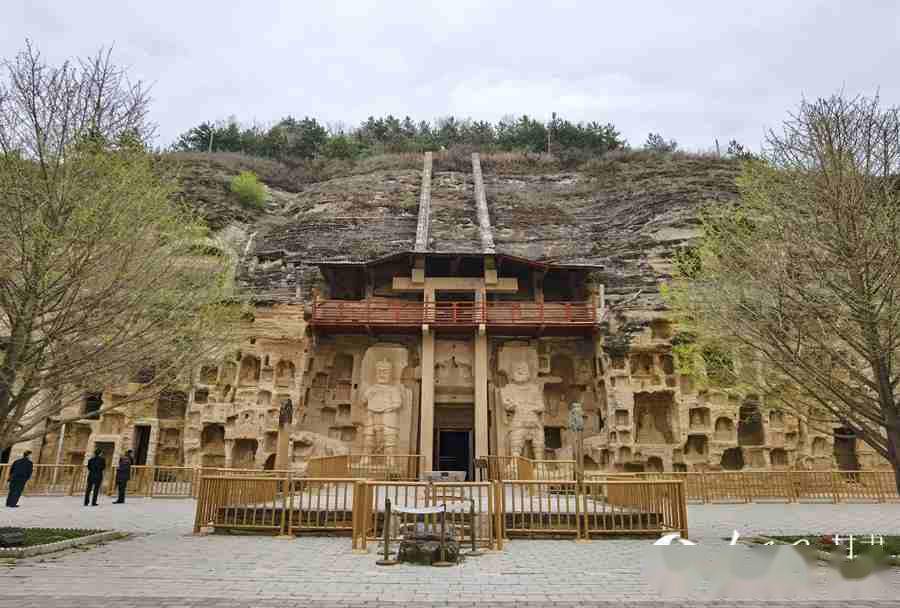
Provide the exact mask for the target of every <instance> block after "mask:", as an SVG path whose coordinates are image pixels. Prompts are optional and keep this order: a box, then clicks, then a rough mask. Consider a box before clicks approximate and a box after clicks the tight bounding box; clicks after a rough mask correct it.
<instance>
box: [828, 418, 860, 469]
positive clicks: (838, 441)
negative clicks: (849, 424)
mask: <svg viewBox="0 0 900 608" xmlns="http://www.w3.org/2000/svg"><path fill="white" fill-rule="evenodd" d="M834 459H835V461H836V462H837V466H838V469H840V470H841V471H858V470H859V459H858V458H857V457H856V433H854V432H853V431H852V430H851V429H848V428H846V427H840V428H836V429H834Z"/></svg>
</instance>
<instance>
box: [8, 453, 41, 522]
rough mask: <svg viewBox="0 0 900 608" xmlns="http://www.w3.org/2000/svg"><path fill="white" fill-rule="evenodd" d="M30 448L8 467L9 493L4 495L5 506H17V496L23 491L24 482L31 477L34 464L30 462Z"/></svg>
mask: <svg viewBox="0 0 900 608" xmlns="http://www.w3.org/2000/svg"><path fill="white" fill-rule="evenodd" d="M30 456H31V450H25V453H24V454H23V455H22V457H21V458H19V459H18V460H17V461H15V462H14V463H12V466H11V467H10V469H9V494H7V495H6V506H7V507H10V508H14V507H18V506H19V497H20V496H21V495H22V492H24V491H25V484H26V483H28V480H29V479H31V473H32V472H33V471H34V465H33V464H32V463H31V458H30Z"/></svg>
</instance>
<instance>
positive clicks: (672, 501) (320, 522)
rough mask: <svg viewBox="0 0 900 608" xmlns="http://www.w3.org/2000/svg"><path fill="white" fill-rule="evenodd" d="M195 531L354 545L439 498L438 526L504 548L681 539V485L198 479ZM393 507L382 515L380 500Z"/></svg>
mask: <svg viewBox="0 0 900 608" xmlns="http://www.w3.org/2000/svg"><path fill="white" fill-rule="evenodd" d="M198 487H199V496H198V500H197V511H196V517H195V521H194V530H195V532H199V531H200V530H201V528H203V527H205V526H212V527H213V528H216V529H224V530H254V531H261V532H269V533H272V534H280V535H297V534H303V533H310V532H313V533H319V534H321V533H335V534H349V535H350V536H351V537H352V544H353V548H354V549H366V548H367V546H368V544H369V543H370V542H373V541H375V540H378V539H382V538H384V534H385V526H386V525H387V524H388V522H390V535H389V536H390V538H391V540H393V541H396V540H399V539H400V537H401V535H404V534H407V533H409V532H412V531H415V530H416V529H418V528H423V529H426V530H428V531H432V532H436V531H437V530H438V529H439V526H440V523H441V516H440V515H438V514H436V513H414V512H410V511H411V510H421V509H427V508H429V507H435V506H443V505H446V509H447V511H446V520H445V524H446V525H447V526H450V527H451V528H452V530H453V532H454V536H456V537H457V538H458V539H460V541H461V542H463V543H466V544H468V543H471V542H473V538H474V542H475V543H476V544H477V545H478V546H481V547H487V548H495V549H502V548H503V543H504V539H505V538H515V537H526V538H540V537H555V536H559V537H566V536H568V537H572V538H582V539H587V538H590V537H592V536H599V535H631V534H660V533H664V532H679V533H681V534H682V535H683V536H687V530H688V525H687V507H686V503H685V494H684V482H682V481H677V480H659V481H650V480H638V479H628V480H605V481H591V482H586V483H579V482H577V481H571V480H544V481H537V480H529V481H523V480H505V481H492V482H487V481H485V482H460V483H431V482H413V481H372V480H363V479H346V478H330V479H311V478H297V479H295V478H294V477H293V476H292V475H288V476H286V477H283V478H272V477H233V476H220V475H216V476H205V477H202V478H201V479H200V481H199V483H198ZM388 501H390V503H391V505H392V512H391V516H390V518H389V517H388V515H387V508H386V507H387V502H388Z"/></svg>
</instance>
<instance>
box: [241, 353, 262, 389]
mask: <svg viewBox="0 0 900 608" xmlns="http://www.w3.org/2000/svg"><path fill="white" fill-rule="evenodd" d="M259 373H260V361H259V358H257V357H254V356H253V355H245V356H244V358H243V359H241V374H240V380H239V384H240V385H241V386H253V385H255V384H258V383H259Z"/></svg>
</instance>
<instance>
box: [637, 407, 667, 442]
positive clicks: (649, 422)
mask: <svg viewBox="0 0 900 608" xmlns="http://www.w3.org/2000/svg"><path fill="white" fill-rule="evenodd" d="M637 439H638V443H665V442H666V437H665V435H664V434H663V432H662V431H661V430H659V429H658V428H656V419H655V418H654V417H653V414H651V413H650V412H644V415H643V416H641V422H640V426H638V433H637Z"/></svg>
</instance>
